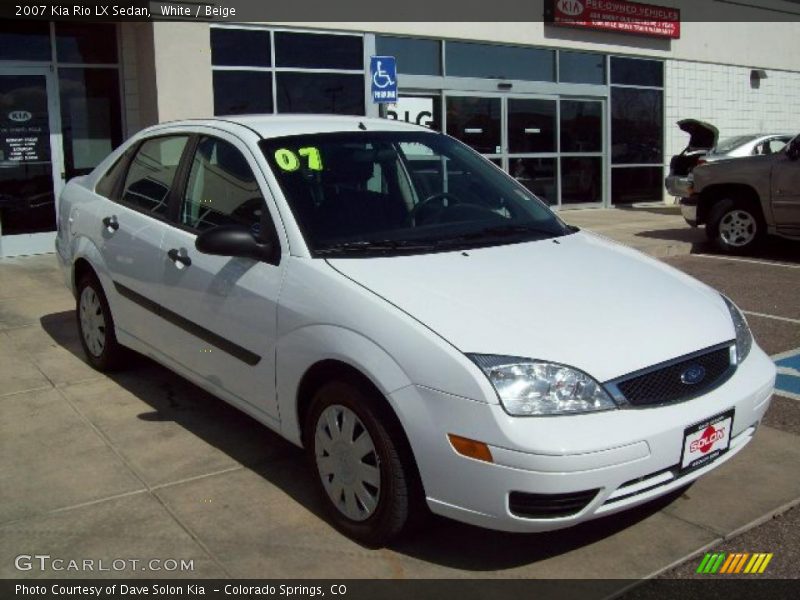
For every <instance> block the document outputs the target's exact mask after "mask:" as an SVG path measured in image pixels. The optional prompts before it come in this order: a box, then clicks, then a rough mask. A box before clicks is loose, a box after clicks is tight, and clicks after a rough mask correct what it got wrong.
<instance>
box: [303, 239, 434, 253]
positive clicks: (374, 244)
mask: <svg viewBox="0 0 800 600" xmlns="http://www.w3.org/2000/svg"><path fill="white" fill-rule="evenodd" d="M432 247H433V245H432V244H430V243H427V242H423V243H420V242H415V241H411V240H359V241H355V242H340V243H338V244H332V245H330V246H326V247H325V248H320V249H319V250H316V251H315V254H317V255H320V256H327V255H330V254H346V253H349V252H352V253H365V254H368V253H370V252H394V251H397V250H402V251H414V250H430V249H431V248H432Z"/></svg>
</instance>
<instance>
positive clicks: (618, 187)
mask: <svg viewBox="0 0 800 600" xmlns="http://www.w3.org/2000/svg"><path fill="white" fill-rule="evenodd" d="M663 187H664V169H663V168H662V167H660V166H658V167H636V168H633V169H628V168H625V169H611V189H612V190H613V191H614V203H615V204H632V203H634V202H653V201H660V200H661V199H662V195H663V191H662V190H663Z"/></svg>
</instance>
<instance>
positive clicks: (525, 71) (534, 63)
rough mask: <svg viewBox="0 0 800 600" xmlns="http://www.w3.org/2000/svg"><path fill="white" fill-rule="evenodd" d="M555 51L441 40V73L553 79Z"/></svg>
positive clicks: (522, 78)
mask: <svg viewBox="0 0 800 600" xmlns="http://www.w3.org/2000/svg"><path fill="white" fill-rule="evenodd" d="M555 55H556V53H555V51H553V50H545V49H542V48H523V47H519V46H496V45H492V44H475V43H472V42H446V43H445V57H446V58H445V61H446V63H445V74H446V75H448V76H449V77H483V78H488V79H520V80H525V81H555V64H556V60H555Z"/></svg>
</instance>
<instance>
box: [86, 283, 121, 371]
mask: <svg viewBox="0 0 800 600" xmlns="http://www.w3.org/2000/svg"><path fill="white" fill-rule="evenodd" d="M76 313H77V317H78V333H79V334H80V338H81V345H82V346H83V352H84V354H85V355H86V359H87V360H88V362H89V364H90V365H91V366H92V367H94V368H95V369H97V370H98V371H111V370H113V369H115V368H116V367H118V366H119V364H120V363H121V360H122V357H123V354H124V349H123V347H122V346H120V345H119V343H117V336H116V334H115V332H114V319H113V318H112V317H111V310H110V309H109V307H108V301H107V300H106V296H105V294H104V293H103V287H102V286H101V285H100V282H99V281H98V280H97V277H95V276H94V275H85V276H84V277H82V278H81V280H80V281H79V282H78V301H77V306H76Z"/></svg>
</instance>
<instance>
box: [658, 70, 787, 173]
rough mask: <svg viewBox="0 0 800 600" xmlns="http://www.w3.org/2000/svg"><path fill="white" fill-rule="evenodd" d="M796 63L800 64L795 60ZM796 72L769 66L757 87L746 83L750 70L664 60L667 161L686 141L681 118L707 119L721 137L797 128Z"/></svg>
mask: <svg viewBox="0 0 800 600" xmlns="http://www.w3.org/2000/svg"><path fill="white" fill-rule="evenodd" d="M798 68H800V64H798ZM798 98H800V72H797V73H789V72H786V71H769V70H768V71H767V78H766V79H763V80H761V83H760V87H759V88H758V89H753V88H752V87H751V85H750V69H749V68H745V67H731V66H724V65H711V64H705V63H693V62H684V61H675V60H670V61H667V63H666V97H665V111H664V115H665V121H666V124H665V127H666V145H665V148H664V153H665V158H666V161H667V162H669V158H670V157H671V156H672V155H673V154H677V153H678V152H680V151H681V150H683V148H684V147H685V146H686V142H687V140H688V136H687V135H686V134H685V133H683V132H682V131H681V130H680V129H678V128H677V127H676V126H675V122H676V121H678V120H680V119H687V118H693V119H699V120H701V121H707V122H709V123H711V124H713V125H714V126H716V127H717V128H718V129H719V132H720V133H719V135H720V138H723V137H728V136H732V135H739V134H747V133H759V132H778V133H783V132H786V133H797V132H800V112H798V111H797V104H796V102H797V99H798Z"/></svg>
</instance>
